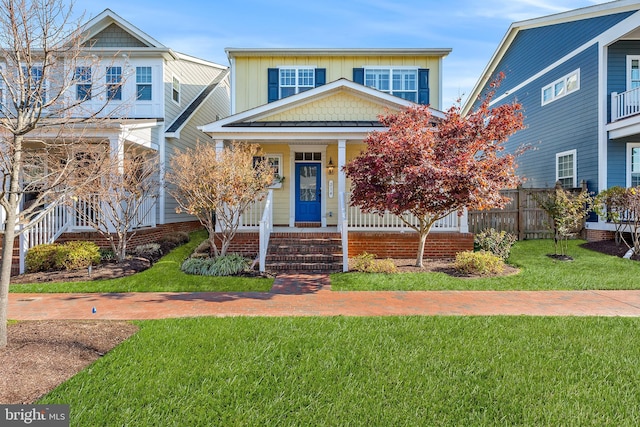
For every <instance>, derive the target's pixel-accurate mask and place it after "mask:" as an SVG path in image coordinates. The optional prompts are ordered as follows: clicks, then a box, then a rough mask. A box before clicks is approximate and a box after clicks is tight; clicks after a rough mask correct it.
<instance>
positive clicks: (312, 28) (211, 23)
mask: <svg viewBox="0 0 640 427" xmlns="http://www.w3.org/2000/svg"><path fill="white" fill-rule="evenodd" d="M606 2H607V0H448V1H445V0H322V1H301V0H270V1H257V0H246V1H245V0H231V1H220V0H178V1H175V0H174V1H167V0H136V1H131V0H110V1H109V2H102V1H96V0H75V3H74V12H75V14H76V15H77V16H81V14H84V15H82V17H83V19H84V20H85V21H86V20H88V19H90V18H92V17H94V16H96V15H98V14H99V13H100V12H102V11H103V10H104V9H105V8H106V7H108V8H110V9H111V10H112V11H114V12H115V13H117V14H118V15H120V16H121V17H122V18H124V19H126V20H127V21H129V22H130V23H132V24H133V25H135V26H136V27H138V28H139V29H140V30H142V31H144V32H145V33H147V34H148V35H150V36H151V37H153V38H155V39H156V40H158V41H159V42H161V43H162V44H164V45H165V46H167V47H169V48H171V49H173V50H175V51H178V52H182V53H186V54H189V55H193V56H196V57H199V58H202V59H206V60H209V61H213V62H216V63H218V64H222V65H229V61H228V59H227V57H226V54H225V51H224V49H225V48H227V47H234V48H378V47H379V48H451V49H453V50H452V52H451V53H450V54H449V55H448V56H447V57H446V58H444V61H443V105H442V108H443V109H446V108H448V107H449V106H451V105H452V104H454V103H455V101H456V100H457V99H458V98H461V99H462V100H464V99H465V96H467V95H468V94H469V93H470V92H471V90H472V89H473V86H474V85H475V83H476V81H477V79H478V78H479V77H480V74H481V73H482V71H483V70H484V67H485V66H486V65H487V63H488V61H489V60H490V59H491V56H492V55H493V53H494V52H495V50H496V48H497V47H498V45H499V43H500V41H501V40H502V38H503V36H504V35H505V33H506V32H507V30H508V29H509V25H511V23H513V22H515V21H521V20H525V19H531V18H537V17H540V16H546V15H550V14H554V13H560V12H564V11H567V10H571V9H577V8H581V7H587V6H592V5H594V4H598V3H606Z"/></svg>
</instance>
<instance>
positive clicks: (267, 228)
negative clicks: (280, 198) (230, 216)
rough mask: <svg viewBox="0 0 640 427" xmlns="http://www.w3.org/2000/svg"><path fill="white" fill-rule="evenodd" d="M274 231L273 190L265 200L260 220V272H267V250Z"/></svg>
mask: <svg viewBox="0 0 640 427" xmlns="http://www.w3.org/2000/svg"><path fill="white" fill-rule="evenodd" d="M272 230H273V190H269V193H268V194H267V198H266V199H265V204H264V212H263V213H262V219H261V220H260V271H261V272H264V271H265V270H266V262H267V249H269V239H270V238H271V231H272Z"/></svg>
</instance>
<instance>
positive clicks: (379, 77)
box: [364, 67, 418, 102]
mask: <svg viewBox="0 0 640 427" xmlns="http://www.w3.org/2000/svg"><path fill="white" fill-rule="evenodd" d="M364 84H365V86H369V87H372V88H374V89H378V90H379V91H382V92H386V93H389V94H391V95H394V96H397V97H400V98H402V99H406V100H407V101H411V102H417V101H418V69H417V68H391V67H377V68H365V69H364Z"/></svg>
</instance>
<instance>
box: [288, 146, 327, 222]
mask: <svg viewBox="0 0 640 427" xmlns="http://www.w3.org/2000/svg"><path fill="white" fill-rule="evenodd" d="M295 153H320V154H321V158H320V160H299V161H296V156H295ZM326 161H327V145H324V144H323V145H317V144H315V145H289V172H290V174H291V181H289V182H290V184H289V227H295V225H296V178H297V177H296V163H318V164H319V165H320V169H321V171H320V194H321V197H320V221H321V226H322V227H326V226H327V191H324V184H325V182H326V180H327V176H326V165H325V164H326Z"/></svg>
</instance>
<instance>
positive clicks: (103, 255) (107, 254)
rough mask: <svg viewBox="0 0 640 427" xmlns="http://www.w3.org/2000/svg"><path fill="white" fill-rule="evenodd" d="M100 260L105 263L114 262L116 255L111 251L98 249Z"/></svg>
mask: <svg viewBox="0 0 640 427" xmlns="http://www.w3.org/2000/svg"><path fill="white" fill-rule="evenodd" d="M100 259H101V260H102V261H106V262H111V261H115V259H116V254H115V253H114V252H113V251H112V250H111V249H104V248H100Z"/></svg>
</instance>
